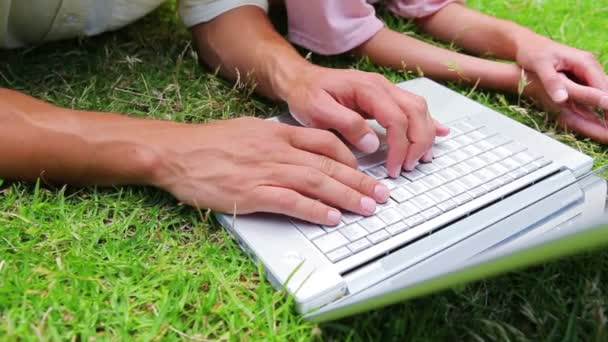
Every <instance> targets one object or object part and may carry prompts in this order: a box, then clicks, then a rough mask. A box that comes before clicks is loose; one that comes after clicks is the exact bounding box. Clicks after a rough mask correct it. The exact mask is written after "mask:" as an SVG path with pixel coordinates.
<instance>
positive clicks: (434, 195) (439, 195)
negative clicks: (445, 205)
mask: <svg viewBox="0 0 608 342" xmlns="http://www.w3.org/2000/svg"><path fill="white" fill-rule="evenodd" d="M426 195H427V196H429V197H430V198H431V199H432V200H433V201H435V203H441V202H444V201H447V200H449V199H450V197H452V196H450V194H448V193H447V192H446V191H445V190H443V189H442V188H437V189H434V190H431V191H429V192H427V193H426Z"/></svg>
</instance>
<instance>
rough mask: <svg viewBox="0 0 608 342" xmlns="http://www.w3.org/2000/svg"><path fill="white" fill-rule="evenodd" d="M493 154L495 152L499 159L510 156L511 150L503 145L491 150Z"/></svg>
mask: <svg viewBox="0 0 608 342" xmlns="http://www.w3.org/2000/svg"><path fill="white" fill-rule="evenodd" d="M492 152H493V153H494V154H496V155H497V156H498V157H499V158H500V159H505V158H508V157H510V156H511V151H509V150H508V149H507V148H505V147H504V146H501V147H499V148H497V149H495V150H492Z"/></svg>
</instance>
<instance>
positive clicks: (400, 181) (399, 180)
mask: <svg viewBox="0 0 608 342" xmlns="http://www.w3.org/2000/svg"><path fill="white" fill-rule="evenodd" d="M388 179H390V180H391V182H393V183H394V184H395V185H396V186H397V187H399V186H404V185H405V184H409V183H411V181H410V180H409V179H407V178H405V177H403V176H399V177H397V178H388Z"/></svg>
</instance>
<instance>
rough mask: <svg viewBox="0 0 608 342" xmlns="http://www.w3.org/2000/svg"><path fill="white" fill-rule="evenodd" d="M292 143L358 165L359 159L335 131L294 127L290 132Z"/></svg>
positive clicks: (301, 148) (303, 148)
mask: <svg viewBox="0 0 608 342" xmlns="http://www.w3.org/2000/svg"><path fill="white" fill-rule="evenodd" d="M289 141H290V142H291V145H292V146H293V147H295V148H296V149H299V150H304V151H308V152H311V153H314V154H317V155H323V156H326V157H328V158H330V159H333V160H335V161H337V162H339V163H342V164H344V165H348V166H350V167H351V168H356V167H357V159H356V158H355V156H354V155H353V153H352V152H351V151H350V150H349V149H348V147H346V145H345V144H344V143H343V142H342V141H341V140H340V139H338V137H336V136H335V135H334V134H333V133H331V132H329V131H326V130H321V129H316V128H307V127H293V129H292V130H291V132H290V136H289Z"/></svg>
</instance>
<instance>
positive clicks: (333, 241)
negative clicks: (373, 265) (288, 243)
mask: <svg viewBox="0 0 608 342" xmlns="http://www.w3.org/2000/svg"><path fill="white" fill-rule="evenodd" d="M312 242H313V243H314V244H315V245H316V246H317V247H318V248H319V249H320V250H321V252H323V253H328V252H331V251H333V250H334V249H337V248H340V247H342V246H344V245H346V244H347V243H348V239H346V238H345V237H344V235H342V234H340V232H339V231H333V232H331V233H328V234H326V235H323V236H321V237H318V238H316V239H314V240H312Z"/></svg>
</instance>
